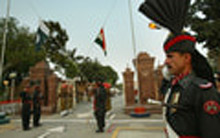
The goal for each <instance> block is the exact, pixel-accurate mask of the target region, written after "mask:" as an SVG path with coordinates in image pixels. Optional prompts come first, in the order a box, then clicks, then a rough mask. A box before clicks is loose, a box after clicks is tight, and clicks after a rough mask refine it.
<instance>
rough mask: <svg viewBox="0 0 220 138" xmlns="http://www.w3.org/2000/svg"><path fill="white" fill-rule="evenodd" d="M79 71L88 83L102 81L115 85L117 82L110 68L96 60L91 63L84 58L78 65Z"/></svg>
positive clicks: (114, 73) (115, 74)
mask: <svg viewBox="0 0 220 138" xmlns="http://www.w3.org/2000/svg"><path fill="white" fill-rule="evenodd" d="M79 69H80V70H81V76H82V77H83V78H86V79H87V80H88V81H89V82H94V81H97V80H98V79H102V80H103V81H105V82H109V83H111V84H113V85H115V83H116V81H117V80H118V75H117V73H116V72H115V71H114V70H113V69H112V68H111V67H110V66H103V65H102V64H101V63H99V61H98V60H95V61H92V60H91V59H90V58H85V59H84V61H83V62H82V63H80V64H79Z"/></svg>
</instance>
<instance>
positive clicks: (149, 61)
mask: <svg viewBox="0 0 220 138" xmlns="http://www.w3.org/2000/svg"><path fill="white" fill-rule="evenodd" d="M135 65H136V64H135ZM137 71H138V85H139V91H140V95H139V96H140V97H139V99H140V103H141V104H146V100H147V99H148V98H152V99H155V96H156V94H155V78H154V57H150V56H149V55H148V54H147V53H146V52H143V53H140V54H139V55H138V58H137Z"/></svg>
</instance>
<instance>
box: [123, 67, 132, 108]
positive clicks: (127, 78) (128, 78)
mask: <svg viewBox="0 0 220 138" xmlns="http://www.w3.org/2000/svg"><path fill="white" fill-rule="evenodd" d="M123 78H124V94H125V105H126V106H132V105H134V104H135V96H134V80H133V78H134V72H132V71H131V70H130V68H126V71H125V72H123Z"/></svg>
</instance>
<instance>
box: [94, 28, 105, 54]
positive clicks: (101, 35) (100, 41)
mask: <svg viewBox="0 0 220 138" xmlns="http://www.w3.org/2000/svg"><path fill="white" fill-rule="evenodd" d="M95 42H96V43H97V44H98V45H99V46H100V47H101V48H102V50H103V51H104V54H105V56H106V55H107V51H106V43H105V36H104V30H103V28H101V30H100V32H99V35H98V36H97V37H96V39H95Z"/></svg>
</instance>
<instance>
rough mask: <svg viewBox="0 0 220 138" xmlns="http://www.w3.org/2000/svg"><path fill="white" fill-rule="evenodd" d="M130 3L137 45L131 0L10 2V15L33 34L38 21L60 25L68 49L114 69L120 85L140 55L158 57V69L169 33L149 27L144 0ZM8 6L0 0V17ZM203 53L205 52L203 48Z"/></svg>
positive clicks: (162, 60)
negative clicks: (101, 43) (97, 40)
mask: <svg viewBox="0 0 220 138" xmlns="http://www.w3.org/2000/svg"><path fill="white" fill-rule="evenodd" d="M130 2H131V12H132V21H133V24H134V25H133V30H134V36H135V39H134V42H135V45H133V42H132V35H131V28H132V26H131V22H130V19H131V16H130V14H129V0H10V16H13V17H15V18H16V19H17V20H18V21H19V23H20V24H19V25H20V26H25V27H29V28H30V31H31V32H36V30H37V27H38V24H39V20H45V21H49V20H52V21H56V22H59V23H60V25H61V27H62V28H63V29H65V30H66V31H67V34H68V36H69V40H68V42H67V45H66V47H67V48H68V49H73V48H76V49H77V53H76V54H77V55H83V56H89V57H90V58H91V59H97V60H98V61H99V62H100V63H101V64H103V65H109V66H111V67H112V68H113V69H114V70H115V71H117V73H118V76H119V82H123V77H122V72H124V71H125V69H126V67H130V68H131V69H132V70H133V71H134V66H133V63H132V60H133V59H134V58H135V57H136V56H137V55H138V53H140V52H147V53H148V54H149V55H150V56H151V57H155V67H156V66H157V65H158V64H162V63H163V62H164V59H165V54H164V53H163V49H162V45H163V42H164V41H165V39H166V36H167V34H168V30H166V29H161V30H152V29H150V28H148V24H149V23H150V22H151V21H150V20H149V19H148V18H147V17H145V16H144V15H143V14H142V13H140V12H139V11H138V8H139V6H140V5H141V3H143V2H144V0H130ZM6 7H7V0H0V18H2V17H5V16H6ZM101 27H103V28H104V33H105V39H106V45H107V56H104V53H103V51H102V50H101V48H100V47H99V46H98V45H97V44H96V43H94V39H95V38H96V37H97V35H98V33H99V31H100V29H101ZM134 47H135V49H136V53H135V52H134ZM200 51H202V53H205V52H204V49H201V48H200Z"/></svg>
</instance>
